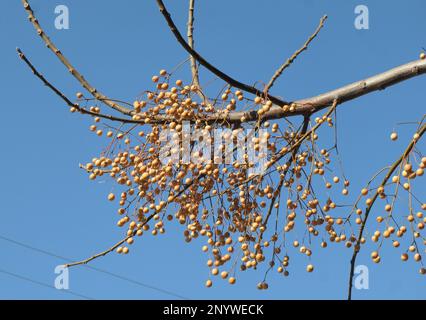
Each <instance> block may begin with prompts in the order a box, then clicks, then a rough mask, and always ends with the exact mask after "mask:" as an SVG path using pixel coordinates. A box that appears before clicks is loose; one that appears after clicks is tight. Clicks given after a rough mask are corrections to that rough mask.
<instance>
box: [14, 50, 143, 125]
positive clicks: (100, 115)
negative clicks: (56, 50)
mask: <svg viewBox="0 0 426 320" xmlns="http://www.w3.org/2000/svg"><path fill="white" fill-rule="evenodd" d="M16 51H17V52H18V55H19V58H21V59H22V61H24V62H25V64H26V65H27V66H28V67H29V68H30V69H31V71H32V72H33V74H34V75H35V76H36V77H37V78H39V79H40V80H41V81H42V82H43V83H44V85H46V86H47V87H48V88H49V89H51V90H52V91H53V92H54V93H55V94H56V95H58V96H59V97H60V98H61V99H62V100H64V101H65V103H66V104H67V105H68V106H69V107H71V108H75V109H76V111H78V112H80V113H82V114H87V115H91V116H94V117H99V118H103V119H108V120H111V121H119V122H123V123H143V121H140V120H139V121H137V120H132V119H126V118H119V117H115V116H112V115H107V114H102V113H96V112H92V111H90V110H87V109H85V108H82V107H80V106H79V105H78V104H76V103H73V102H72V101H71V100H70V99H69V98H68V97H67V96H66V95H65V94H64V93H62V92H61V91H60V90H59V89H58V88H56V87H55V86H54V85H52V84H51V83H50V82H49V81H48V80H47V79H46V78H45V77H44V76H43V75H42V74H41V73H40V72H39V71H38V70H37V69H36V68H35V67H34V65H33V64H32V63H31V62H30V61H29V60H28V58H27V57H26V56H25V54H24V53H23V52H22V51H21V49H19V48H16Z"/></svg>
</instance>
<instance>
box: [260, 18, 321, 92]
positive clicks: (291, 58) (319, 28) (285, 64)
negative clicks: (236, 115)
mask: <svg viewBox="0 0 426 320" xmlns="http://www.w3.org/2000/svg"><path fill="white" fill-rule="evenodd" d="M325 20H327V16H323V17H322V18H321V20H320V23H319V25H318V27H317V29H316V30H315V32H314V33H313V34H312V35H311V36H310V37H309V39H308V40H307V41H306V42H305V44H304V45H303V46H302V47H301V48H300V49H299V50H297V51H296V52H295V53H294V54H293V55H292V56H291V57H290V58H289V59H288V60H287V61H286V62H284V64H282V65H281V67H279V69H278V70H277V71H275V73H274V75H273V76H272V78H271V80H269V83H268V84H267V85H266V87H265V93H266V94H267V93H268V92H269V89H271V88H272V86H273V85H274V83H275V81H276V80H277V79H278V78H279V77H280V76H281V74H282V73H283V71H284V70H285V69H287V68H288V67H289V66H290V65H291V64H292V63H293V61H294V60H296V58H297V57H298V56H299V55H300V54H301V53H302V52H303V51H305V50H307V49H308V46H309V44H310V43H311V42H312V40H314V39H315V38H316V36H317V35H318V33H319V32H320V31H321V29H322V27H323V26H324V22H325Z"/></svg>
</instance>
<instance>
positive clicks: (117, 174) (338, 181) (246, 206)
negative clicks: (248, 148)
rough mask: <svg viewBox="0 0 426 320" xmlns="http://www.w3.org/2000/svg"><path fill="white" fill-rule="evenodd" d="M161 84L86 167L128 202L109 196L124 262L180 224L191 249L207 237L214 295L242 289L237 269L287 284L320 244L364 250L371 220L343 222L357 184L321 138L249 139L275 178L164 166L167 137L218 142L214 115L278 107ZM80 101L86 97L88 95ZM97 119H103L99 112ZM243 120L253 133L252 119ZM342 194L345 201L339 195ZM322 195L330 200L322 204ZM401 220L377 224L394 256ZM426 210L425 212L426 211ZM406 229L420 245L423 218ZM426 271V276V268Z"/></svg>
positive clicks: (270, 131)
mask: <svg viewBox="0 0 426 320" xmlns="http://www.w3.org/2000/svg"><path fill="white" fill-rule="evenodd" d="M152 82H153V83H154V84H155V90H153V91H146V92H145V93H144V95H145V97H144V98H142V97H139V98H138V99H137V100H136V101H134V103H133V114H132V118H133V120H137V121H140V124H138V125H131V126H130V125H129V128H124V127H120V128H119V129H112V128H111V127H108V128H107V129H106V132H107V133H106V137H107V138H109V139H110V141H109V143H108V147H107V148H106V149H105V150H104V151H103V152H102V154H101V155H100V156H99V157H95V158H93V159H92V161H91V162H89V163H87V164H86V165H85V166H84V168H85V169H86V171H87V172H88V174H89V178H90V179H91V180H95V179H97V178H99V177H102V176H105V175H107V176H109V177H110V178H111V179H113V180H114V181H115V183H116V184H117V185H118V188H119V189H120V192H118V193H110V194H109V195H108V196H107V199H108V200H109V201H112V202H117V203H118V205H119V208H118V210H117V213H118V215H119V218H118V221H117V226H118V227H120V228H125V234H126V241H125V242H124V245H122V246H119V247H117V248H116V252H117V253H120V254H127V253H128V252H129V246H131V245H132V244H133V243H134V241H135V239H136V238H137V237H140V236H142V235H144V234H146V233H148V232H150V233H151V234H152V235H154V236H156V235H159V234H164V233H165V232H166V224H167V223H168V222H171V221H173V220H175V221H177V222H178V223H179V224H181V225H182V226H183V228H184V230H183V236H184V239H185V241H186V242H191V241H192V240H193V239H197V238H199V237H203V238H204V239H205V241H206V243H205V245H203V246H202V251H203V252H205V253H206V254H208V255H209V257H208V260H207V266H208V267H209V268H210V275H211V276H212V277H211V278H210V279H208V280H207V281H206V283H205V285H206V287H211V286H212V285H213V280H212V279H213V277H220V278H222V279H224V280H227V282H228V283H229V284H231V285H232V284H235V283H236V277H235V275H236V272H237V271H238V269H239V271H248V270H257V269H258V268H260V266H261V264H262V263H264V262H266V263H267V265H269V268H274V269H275V270H276V271H277V272H278V273H279V274H282V275H284V276H288V275H289V266H290V256H289V253H290V251H291V250H297V252H299V253H300V254H302V255H304V256H305V257H307V259H311V257H312V254H313V246H311V242H313V241H314V240H315V239H320V240H318V241H319V242H320V246H321V247H322V248H326V247H327V246H328V243H335V244H339V243H340V244H341V245H343V246H344V247H346V248H352V247H354V246H357V245H359V244H358V241H357V237H356V235H355V234H354V230H353V228H352V226H351V221H354V222H355V224H357V225H361V224H362V223H363V214H364V213H365V211H364V210H362V209H361V208H360V207H359V206H358V205H356V206H355V207H354V212H355V215H354V216H352V213H349V215H345V214H344V213H343V212H342V209H341V205H339V201H340V198H339V197H341V196H343V197H346V196H348V195H349V186H350V182H349V180H348V179H346V178H345V177H344V175H343V176H339V175H336V174H333V167H332V153H333V152H332V150H327V149H321V148H319V147H318V135H317V132H315V131H314V132H312V134H311V135H310V136H309V137H308V138H307V139H306V140H305V141H303V142H302V143H300V145H298V148H297V149H296V148H294V145H295V143H296V142H297V141H298V139H300V138H301V137H302V135H301V133H300V132H299V131H298V130H297V129H295V128H296V126H293V125H290V124H288V123H287V122H284V121H274V122H273V123H271V122H269V121H266V122H264V123H262V124H261V126H262V128H263V129H267V133H266V134H263V135H262V136H259V137H252V138H250V139H252V142H253V145H254V150H255V151H256V152H259V150H260V144H262V143H263V144H266V146H267V150H268V155H267V168H268V171H267V172H265V173H264V174H262V175H251V176H249V175H248V173H247V171H248V169H249V168H250V167H251V166H252V165H253V163H251V162H249V161H247V162H246V163H238V162H236V161H234V162H232V163H231V164H222V163H216V162H215V161H214V159H210V160H211V161H207V162H204V163H192V162H191V163H187V162H183V161H182V159H180V160H179V161H178V162H177V163H175V162H172V161H169V162H168V163H163V162H162V160H161V159H162V156H164V155H163V154H161V152H162V147H163V146H164V144H165V143H167V141H162V140H161V139H160V133H161V131H162V130H166V129H172V130H175V132H176V134H183V133H182V122H183V121H186V120H190V121H191V122H192V123H193V124H194V125H195V128H198V129H200V128H201V129H203V130H205V131H207V132H212V130H213V129H214V128H215V126H222V125H223V123H213V124H212V123H207V122H206V121H204V119H205V117H206V116H207V115H209V114H211V113H213V112H223V113H229V112H232V111H234V110H237V109H238V108H239V104H245V106H244V107H247V106H250V105H251V103H252V102H250V101H253V102H254V105H259V106H260V108H259V109H258V110H257V113H258V115H259V116H262V115H264V114H266V113H267V112H269V111H270V110H271V108H272V107H273V104H272V102H271V101H264V99H262V98H261V97H258V96H256V97H254V99H253V100H250V99H247V98H245V97H244V95H243V93H242V91H240V90H235V91H233V90H231V88H227V89H226V90H224V91H223V92H222V93H221V94H222V95H221V99H217V100H214V101H213V102H209V101H208V99H205V100H202V101H200V100H201V99H200V98H199V97H198V96H197V93H198V92H199V90H200V88H199V87H198V86H195V85H185V84H184V83H183V81H182V80H176V81H175V83H174V86H171V85H170V82H171V77H170V74H168V73H167V71H165V70H161V71H160V72H159V75H155V76H153V77H152ZM219 96H220V95H219ZM77 98H78V99H83V98H84V97H83V95H82V94H80V93H79V94H77ZM283 109H284V110H285V111H290V112H293V111H295V110H296V109H297V106H296V105H295V104H291V105H289V106H284V107H283ZM74 111H75V110H74ZM90 111H91V112H93V113H95V114H96V113H100V109H99V107H96V106H95V107H91V108H90ZM160 119H163V120H164V119H167V120H166V121H159V120H160ZM100 120H101V119H100V118H99V117H96V116H95V117H94V122H95V124H93V125H91V126H90V128H89V129H90V130H91V131H92V132H95V133H96V134H97V135H98V136H102V135H103V129H102V128H99V123H100ZM241 120H242V122H243V124H244V120H245V119H241ZM314 121H315V123H316V124H319V125H322V124H325V125H327V126H329V127H333V125H334V124H333V120H332V118H331V117H326V116H322V117H317V118H315V119H314ZM280 122H281V123H280ZM283 124H284V125H283ZM244 125H246V124H244ZM241 130H242V128H233V130H232V131H231V133H230V134H231V136H232V137H234V138H235V137H236V136H237V135H238V134H239V132H241ZM397 137H398V136H397V134H396V133H395V132H394V133H392V134H391V139H392V140H396V139H397ZM414 138H415V137H414ZM234 140H235V139H234ZM225 149H226V148H225ZM295 149H296V151H293V150H295ZM181 151H182V146H181V145H175V146H173V148H171V150H170V151H169V154H168V155H169V156H170V155H178V154H180V152H181ZM228 151H229V150H228ZM231 152H233V151H232V150H231ZM200 157H201V156H200ZM425 166H426V158H423V159H422V160H421V162H420V164H419V166H418V167H416V168H414V167H413V165H412V164H411V163H406V164H405V166H404V167H403V170H402V171H401V174H400V175H398V176H395V177H393V178H392V182H393V183H401V180H402V179H406V180H407V181H406V182H403V183H402V186H403V188H404V189H405V190H410V182H411V181H412V180H413V179H414V178H415V177H419V176H422V175H423V170H424V167H425ZM315 179H317V180H315ZM314 185H315V186H316V188H318V187H319V186H321V185H322V186H324V188H325V190H324V191H326V192H322V191H319V190H315V191H314V190H313V186H314ZM336 188H338V191H339V192H337V195H332V194H330V192H331V191H332V190H333V189H336ZM373 191H374V192H377V193H378V197H379V198H382V199H387V195H386V193H385V190H384V187H379V188H378V189H377V190H375V189H371V188H364V189H362V190H361V196H363V197H367V196H368V195H369V194H370V193H371V192H373ZM322 193H323V194H327V196H326V197H318V194H322ZM372 202H373V199H372V198H371V197H368V198H367V199H366V201H365V203H366V205H367V206H369V205H371V204H372ZM392 210H393V206H392V205H391V204H387V205H386V206H385V208H384V211H385V212H386V213H388V217H385V218H383V217H381V216H380V217H377V219H376V220H377V222H379V223H381V222H383V221H385V224H386V228H385V229H384V230H381V231H379V230H376V232H374V233H373V235H372V241H374V242H378V241H379V240H380V239H386V238H391V239H393V242H392V243H393V246H394V247H395V248H398V247H400V245H401V244H400V241H398V240H396V239H394V237H395V236H396V237H399V238H401V237H402V236H403V235H404V234H405V233H406V232H407V229H408V228H407V227H406V226H400V227H394V226H391V225H390V224H389V223H390V219H389V216H390V214H391V212H392ZM422 210H426V205H423V206H422ZM407 219H408V221H409V223H410V226H411V227H413V228H414V229H415V231H414V232H415V233H414V235H415V237H417V238H419V237H421V236H420V231H421V230H423V229H424V224H425V223H426V218H424V217H423V213H421V212H419V213H417V214H415V215H413V214H410V215H409V216H408V218H407ZM298 225H300V226H301V227H300V228H303V229H304V230H305V231H304V232H302V231H300V230H298V232H297V234H299V235H300V234H304V236H303V237H302V238H300V239H296V240H291V236H290V235H291V234H293V236H295V232H293V230H295V228H296V227H297V226H298ZM307 239H309V243H310V245H309V246H308V245H307V244H306V243H308V241H307ZM360 243H361V244H363V243H365V239H364V238H362V239H361V242H360ZM411 248H412V247H410V248H409V252H413V254H414V259H415V260H416V261H421V254H420V252H419V250H418V249H417V247H414V250H413V251H411ZM268 252H271V253H272V254H271V255H270V254H267V253H268ZM371 257H372V259H373V261H374V262H377V263H378V262H380V255H379V252H378V251H374V252H373V253H372V255H371ZM401 259H402V260H404V261H405V260H407V259H408V255H407V254H406V253H404V254H403V255H402V256H401ZM236 266H237V268H236ZM238 266H239V268H238ZM421 270H423V271H421V272H424V268H423V269H421ZM306 271H307V272H309V273H310V272H313V271H314V265H313V264H310V263H309V264H308V265H307V266H306ZM257 287H258V288H259V289H261V290H264V289H267V288H268V284H267V282H266V280H265V281H262V282H260V283H259V284H258V286H257Z"/></svg>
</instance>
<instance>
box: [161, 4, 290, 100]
mask: <svg viewBox="0 0 426 320" xmlns="http://www.w3.org/2000/svg"><path fill="white" fill-rule="evenodd" d="M157 4H158V7H159V9H160V12H161V14H162V15H163V17H164V18H165V19H166V21H167V24H168V26H169V28H170V30H171V31H172V33H173V35H174V36H175V38H176V40H177V41H178V42H179V44H180V45H181V46H182V47H183V48H184V49H185V50H186V51H187V52H188V53H189V54H190V55H191V56H192V57H194V59H196V60H197V61H198V62H199V63H200V64H201V65H202V66H204V67H205V68H206V69H207V70H209V71H211V72H212V73H213V74H215V75H216V76H218V77H219V78H220V79H222V80H223V81H225V82H227V83H229V84H230V85H231V86H233V87H235V88H238V89H241V90H244V91H246V92H250V93H252V94H255V95H258V96H261V95H262V92H261V91H260V90H258V89H256V88H255V87H253V86H249V85H247V84H244V83H242V82H240V81H238V80H235V79H233V78H231V77H230V76H228V75H227V74H225V73H224V72H222V71H220V70H219V69H217V68H216V67H214V66H213V65H211V64H210V63H209V62H207V60H206V59H204V58H203V57H202V56H201V55H200V54H199V53H198V52H197V51H195V50H193V49H192V48H191V47H190V45H189V44H188V43H187V42H186V41H185V39H184V38H183V37H182V35H181V33H180V32H179V30H178V28H177V27H176V25H175V23H174V22H173V20H172V18H171V16H170V13H169V12H168V11H167V9H166V7H165V6H164V3H163V1H162V0H157ZM267 99H269V100H271V101H272V102H273V103H275V104H277V105H280V106H283V105H286V104H288V103H287V102H286V101H283V100H281V99H279V98H277V97H274V96H271V95H268V96H267Z"/></svg>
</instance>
